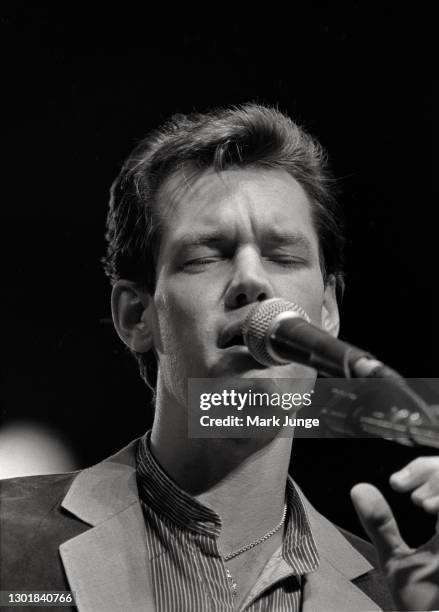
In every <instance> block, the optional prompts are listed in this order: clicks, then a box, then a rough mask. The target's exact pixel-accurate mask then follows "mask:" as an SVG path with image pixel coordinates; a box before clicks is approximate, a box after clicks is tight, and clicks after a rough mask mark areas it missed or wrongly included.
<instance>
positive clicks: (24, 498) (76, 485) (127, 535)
mask: <svg viewBox="0 0 439 612" xmlns="http://www.w3.org/2000/svg"><path fill="white" fill-rule="evenodd" d="M135 448H136V441H134V442H132V443H131V444H130V445H129V446H127V447H126V448H124V449H123V450H122V451H120V452H119V453H117V454H116V455H114V456H112V457H110V458H108V459H106V460H105V461H102V462H101V463H98V464H97V465H95V466H93V467H91V468H88V469H85V470H83V471H80V472H75V473H71V474H60V475H50V476H34V477H28V478H16V479H11V480H3V481H0V590H30V591H31V590H49V591H55V590H72V591H74V592H75V595H76V603H77V606H78V609H79V610H80V612H99V611H105V612H120V611H121V610H130V611H132V612H137V611H139V612H140V611H142V612H144V611H153V610H154V609H155V607H154V593H153V589H152V582H151V567H150V564H151V561H152V560H151V559H150V557H149V555H148V550H147V548H146V539H145V523H144V517H143V513H142V510H141V506H140V503H139V496H138V491H137V483H136V471H135ZM300 495H301V497H302V501H303V503H304V506H305V509H306V512H307V514H308V518H309V521H310V524H311V529H312V532H313V535H314V538H315V541H316V544H317V549H318V551H319V555H320V566H319V568H318V570H317V571H316V572H314V573H312V574H309V575H308V576H307V577H306V579H305V581H304V587H303V594H302V610H303V612H319V611H322V612H323V611H324V612H330V611H334V612H335V611H336V612H356V611H360V610H362V611H363V610H368V611H369V610H370V611H372V610H380V609H385V610H390V609H393V604H392V601H391V598H390V595H389V592H388V590H387V587H386V585H385V583H384V580H383V578H382V576H381V575H380V573H379V571H378V570H376V569H375V568H374V558H373V554H371V550H373V548H372V546H371V545H370V544H368V543H366V542H364V541H363V540H361V539H360V538H357V537H356V536H353V535H352V534H349V533H347V532H343V530H339V529H338V528H337V527H335V526H334V525H333V524H332V523H330V522H329V521H328V520H327V519H325V518H324V517H323V516H322V515H320V514H319V513H318V512H317V511H316V510H315V509H314V508H313V507H312V506H311V504H310V503H309V502H308V501H307V500H306V498H305V497H304V496H303V494H302V493H300ZM366 557H367V558H366ZM14 609H15V608H14ZM29 609H30V608H29ZM52 609H53V608H52ZM11 610H12V608H11ZM60 610H64V611H65V610H67V608H65V607H64V608H60Z"/></svg>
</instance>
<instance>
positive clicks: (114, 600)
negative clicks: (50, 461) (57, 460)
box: [60, 442, 154, 612]
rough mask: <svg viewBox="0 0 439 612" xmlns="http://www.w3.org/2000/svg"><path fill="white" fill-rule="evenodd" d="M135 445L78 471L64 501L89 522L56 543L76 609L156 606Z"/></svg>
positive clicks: (110, 610)
mask: <svg viewBox="0 0 439 612" xmlns="http://www.w3.org/2000/svg"><path fill="white" fill-rule="evenodd" d="M135 445H136V443H135V442H134V443H132V444H130V445H129V446H128V447H126V448H125V449H123V450H122V451H121V452H120V453H118V454H117V455H114V456H113V457H110V458H109V459H107V460H106V461H103V462H102V463H99V464H97V465H96V466H94V467H92V468H89V469H87V470H84V471H83V472H80V474H79V475H78V476H77V478H76V479H75V480H74V482H73V484H72V486H71V487H70V490H69V492H68V493H67V495H66V497H65V498H64V501H63V503H62V506H63V508H64V509H66V510H68V511H69V512H71V513H72V514H74V515H75V516H77V517H78V518H79V519H81V520H82V521H85V522H86V523H88V524H89V525H91V527H92V528H91V529H88V530H87V531H85V532H83V533H81V534H80V535H79V536H76V537H74V538H72V539H71V540H68V541H67V542H64V543H63V544H62V545H61V546H60V554H61V558H62V561H63V564H64V569H65V572H66V575H67V579H68V581H69V584H70V587H71V589H72V591H74V592H75V597H76V603H77V606H78V609H79V611H80V612H95V611H101V610H102V611H104V610H105V611H106V612H120V610H133V611H134V612H137V611H139V612H140V610H142V611H144V610H153V609H154V602H153V600H152V599H151V598H152V597H153V590H152V586H151V577H150V564H149V558H148V556H147V549H146V534H145V524H144V518H143V514H142V510H141V507H140V503H139V497H138V493H137V483H136V473H135Z"/></svg>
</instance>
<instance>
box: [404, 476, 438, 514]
mask: <svg viewBox="0 0 439 612" xmlns="http://www.w3.org/2000/svg"><path fill="white" fill-rule="evenodd" d="M434 495H435V492H434V491H432V488H431V485H430V481H427V482H426V483H425V484H423V485H422V486H420V487H418V488H417V489H415V490H414V491H412V494H411V495H410V497H411V498H412V502H413V503H414V504H416V505H417V506H421V508H422V506H423V503H424V501H425V500H426V499H429V498H430V497H434Z"/></svg>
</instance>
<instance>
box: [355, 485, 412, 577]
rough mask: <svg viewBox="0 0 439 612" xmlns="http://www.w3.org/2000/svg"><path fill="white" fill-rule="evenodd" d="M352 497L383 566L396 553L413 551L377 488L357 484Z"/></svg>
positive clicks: (402, 553) (401, 553)
mask: <svg viewBox="0 0 439 612" xmlns="http://www.w3.org/2000/svg"><path fill="white" fill-rule="evenodd" d="M351 499H352V503H353V504H354V507H355V510H356V512H357V514H358V517H359V519H360V521H361V524H362V525H363V527H364V529H365V531H366V533H367V535H368V536H369V538H370V539H371V541H372V543H373V545H374V546H375V549H376V551H377V554H378V558H379V561H380V564H381V566H382V567H383V568H384V566H385V565H386V563H387V562H388V561H389V560H390V559H391V558H392V557H394V556H395V555H404V554H408V553H410V552H412V549H411V548H409V547H408V546H407V544H406V543H405V542H404V540H403V539H402V537H401V534H400V533H399V529H398V525H397V523H396V520H395V517H394V516H393V512H392V510H391V509H390V506H389V504H388V503H387V502H386V500H385V499H384V497H383V496H382V494H381V493H380V491H378V489H377V488H375V487H374V486H372V485H370V484H366V483H361V484H357V485H355V487H353V489H352V490H351Z"/></svg>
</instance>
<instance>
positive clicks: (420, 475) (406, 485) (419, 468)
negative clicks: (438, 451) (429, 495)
mask: <svg viewBox="0 0 439 612" xmlns="http://www.w3.org/2000/svg"><path fill="white" fill-rule="evenodd" d="M433 475H438V476H439V457H418V458H417V459H414V460H413V461H411V462H410V463H409V464H408V465H406V466H405V467H404V468H403V469H402V470H399V471H398V472H395V473H394V474H392V475H391V476H390V479H389V482H390V485H391V486H392V488H393V489H395V490H396V491H412V490H413V489H414V488H415V487H419V486H420V485H422V484H424V483H425V482H426V481H427V480H428V479H429V478H431V477H432V476H433ZM435 483H436V486H437V491H436V492H437V493H438V494H439V480H438V479H437V478H435Z"/></svg>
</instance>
